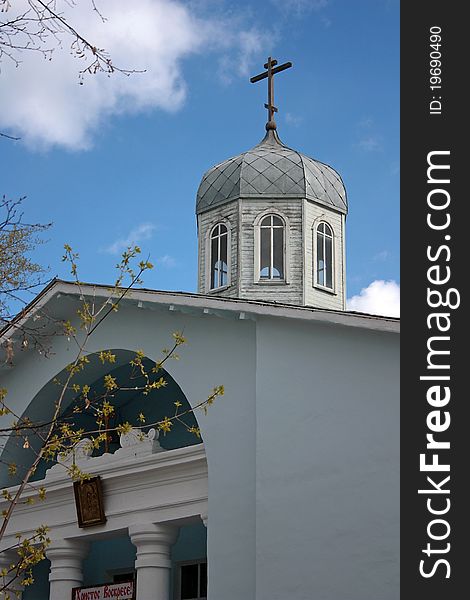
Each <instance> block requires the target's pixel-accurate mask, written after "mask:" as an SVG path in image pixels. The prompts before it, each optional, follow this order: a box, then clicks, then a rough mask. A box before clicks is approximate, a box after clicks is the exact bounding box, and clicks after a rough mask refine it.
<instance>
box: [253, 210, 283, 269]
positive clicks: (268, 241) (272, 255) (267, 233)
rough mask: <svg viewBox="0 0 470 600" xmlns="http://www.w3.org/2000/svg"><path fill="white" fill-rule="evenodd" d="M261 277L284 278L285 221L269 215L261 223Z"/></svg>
mask: <svg viewBox="0 0 470 600" xmlns="http://www.w3.org/2000/svg"><path fill="white" fill-rule="evenodd" d="M259 227H260V263H259V265H260V270H259V277H260V279H263V280H267V279H274V280H276V279H284V230H285V226H284V221H283V220H282V219H281V218H280V217H278V216H277V215H267V216H266V217H264V218H263V219H262V221H261V223H260V226H259Z"/></svg>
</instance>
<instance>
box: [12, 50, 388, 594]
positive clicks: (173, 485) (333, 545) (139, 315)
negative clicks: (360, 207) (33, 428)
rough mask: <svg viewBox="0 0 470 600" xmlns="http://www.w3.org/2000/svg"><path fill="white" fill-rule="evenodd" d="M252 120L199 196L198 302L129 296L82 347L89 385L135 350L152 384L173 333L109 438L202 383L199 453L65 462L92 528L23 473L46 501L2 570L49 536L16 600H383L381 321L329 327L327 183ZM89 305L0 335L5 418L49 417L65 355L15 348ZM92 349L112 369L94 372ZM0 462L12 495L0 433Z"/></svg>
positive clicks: (180, 445)
mask: <svg viewBox="0 0 470 600" xmlns="http://www.w3.org/2000/svg"><path fill="white" fill-rule="evenodd" d="M270 62H271V61H268V66H267V69H268V71H269V73H268V81H269V84H270V86H272V75H271V74H272V73H273V72H274V69H272V65H274V64H275V61H273V62H272V63H271V64H270ZM267 108H268V111H269V120H268V124H267V125H266V135H265V137H264V138H263V139H262V140H261V142H260V143H259V144H258V145H256V146H255V147H254V148H252V149H251V150H248V151H247V152H243V153H242V154H239V155H237V156H235V157H234V158H231V159H229V160H226V161H224V162H221V163H220V164H218V165H216V166H214V167H213V168H211V169H210V170H209V171H208V172H207V173H206V174H205V175H204V176H203V178H202V181H201V184H200V186H199V190H198V192H197V203H196V213H197V224H198V242H199V246H198V247H199V274H198V282H199V283H198V285H199V290H198V293H182V292H163V291H156V290H147V289H137V290H133V291H132V293H131V294H129V295H128V296H126V297H125V298H124V299H123V301H122V303H121V307H120V310H119V312H118V313H116V314H112V315H110V317H109V318H108V319H106V321H105V322H104V323H103V325H102V326H101V327H100V328H99V330H97V332H96V335H93V336H92V337H91V338H90V344H89V346H88V352H89V356H90V365H89V370H88V371H87V375H86V377H87V381H88V382H90V381H92V382H94V383H92V387H93V385H96V386H97V387H98V386H100V385H102V381H103V377H104V376H105V375H106V374H109V373H111V374H113V376H116V377H118V376H121V377H122V376H124V377H125V376H126V373H128V371H129V361H130V360H131V359H132V357H133V356H134V353H135V351H136V350H137V349H141V350H142V351H143V352H144V355H145V359H144V360H145V361H146V364H147V365H148V366H149V367H151V366H152V365H153V364H155V363H156V362H158V361H159V359H160V351H161V349H162V348H163V347H166V346H168V344H169V343H170V342H169V340H171V335H172V332H174V331H184V335H185V337H186V338H187V340H188V344H187V345H186V346H184V347H183V348H182V350H181V353H180V354H181V360H179V361H171V364H170V363H166V365H165V378H166V380H167V383H168V385H167V386H166V387H165V388H163V389H161V390H159V391H158V394H157V395H156V396H155V398H156V401H155V402H153V403H151V401H150V399H149V396H144V395H143V394H142V393H141V392H137V393H133V392H132V391H129V392H127V393H126V394H124V396H122V397H120V398H121V399H120V400H119V406H118V407H117V408H118V411H117V412H118V414H119V418H121V419H122V421H123V422H124V421H126V420H129V421H131V420H133V421H134V422H135V418H136V416H137V415H138V414H139V413H140V412H144V413H145V414H146V415H148V420H149V421H150V420H153V421H155V420H158V419H160V418H163V417H164V416H165V415H167V414H168V413H169V411H171V407H172V406H173V403H174V402H175V400H179V401H181V403H182V404H183V405H184V406H188V407H189V406H195V405H197V404H198V403H199V402H201V401H202V400H204V398H206V397H207V394H208V392H210V389H211V388H212V387H213V386H214V385H223V386H224V388H225V394H224V396H223V397H220V398H218V399H217V400H216V401H215V403H214V404H213V405H212V406H211V407H210V408H209V410H208V411H207V414H206V415H205V414H203V413H202V412H200V411H197V412H196V413H195V415H194V419H195V420H197V425H198V426H199V427H200V430H201V439H200V440H199V439H197V438H195V437H194V436H193V435H190V434H188V432H187V431H186V430H185V428H184V427H180V428H178V427H175V429H174V431H172V432H171V433H169V434H167V435H166V436H163V435H161V436H160V437H159V439H157V436H154V433H153V432H152V431H150V432H149V431H147V430H146V429H144V432H145V435H144V436H143V437H142V436H141V437H133V436H132V435H128V436H124V437H123V438H121V440H117V441H116V443H115V444H114V446H113V447H112V448H111V449H110V450H109V452H108V453H105V454H102V455H100V456H92V455H90V452H85V451H84V452H83V453H82V455H81V456H79V457H77V461H78V462H79V464H80V465H83V468H84V470H85V471H86V472H88V473H90V474H92V475H99V476H100V478H101V482H102V495H103V497H102V503H103V508H104V514H105V521H104V522H101V523H98V524H96V525H92V526H88V527H81V526H80V524H79V522H78V520H77V511H76V505H75V499H74V488H73V484H72V482H71V480H70V478H69V477H68V476H67V475H66V473H65V470H64V469H63V467H62V466H61V465H60V464H55V465H54V464H51V463H49V464H45V465H43V468H42V469H38V471H37V473H36V474H35V477H34V478H35V480H36V482H40V483H41V485H43V486H44V487H45V488H46V490H47V496H46V500H45V501H44V502H36V503H34V504H31V505H30V504H27V503H23V504H21V505H19V506H18V507H17V508H16V510H15V511H14V514H13V518H12V520H11V522H10V524H9V527H8V530H7V534H6V536H5V537H4V539H3V540H2V547H1V548H0V550H2V552H1V553H0V560H1V561H2V562H3V564H8V563H9V561H11V555H10V554H9V551H8V550H7V549H8V548H10V547H11V546H12V545H13V544H14V541H15V533H16V532H21V533H22V534H23V535H28V534H31V533H32V532H33V531H34V530H35V528H36V527H38V525H40V524H47V525H48V526H49V528H50V538H51V544H50V546H49V548H48V550H47V560H44V561H42V562H41V563H40V564H39V565H38V566H37V567H35V569H34V577H35V582H34V584H33V585H32V586H28V587H26V588H25V589H24V591H22V590H21V589H20V588H21V586H19V584H14V585H16V587H17V588H18V592H22V598H23V600H72V598H73V597H74V598H75V599H83V600H85V599H86V600H90V599H91V598H99V599H100V598H104V597H114V598H121V599H122V600H125V599H127V598H131V597H133V596H132V595H134V597H135V598H136V599H137V600H202V599H205V598H208V599H209V600H397V599H398V597H399V335H398V334H399V322H398V320H397V319H394V318H386V317H377V316H372V315H368V314H361V313H353V312H348V311H347V310H346V304H345V298H346V295H345V294H346V291H345V281H346V276H345V224H346V214H347V210H348V203H347V197H346V191H345V188H344V185H343V182H342V180H341V177H340V176H339V175H338V173H336V171H335V170H334V169H333V168H332V167H330V166H328V165H326V164H323V163H321V162H320V161H318V160H315V159H312V158H310V157H307V156H305V155H303V154H302V153H300V152H298V151H296V150H293V149H291V148H289V147H288V146H286V145H285V144H284V143H282V142H281V140H280V138H279V137H278V134H277V129H276V124H275V122H274V119H273V115H274V110H275V109H274V107H273V106H272V98H271V96H270V99H269V101H268V105H267ZM358 201H359V200H358ZM107 294H108V288H107V287H106V286H104V285H103V286H101V285H92V284H84V285H83V286H81V289H80V290H79V289H78V288H77V285H76V284H74V283H69V282H66V281H61V280H54V281H53V282H52V283H50V284H49V285H48V287H47V288H46V289H44V290H43V291H42V292H41V293H40V294H39V295H38V296H37V298H36V299H35V300H34V301H33V302H32V303H31V304H30V305H29V307H28V308H27V309H26V311H24V312H23V313H22V315H21V317H18V319H17V320H16V321H15V322H13V323H12V324H10V325H8V326H6V327H5V328H4V329H3V331H2V332H1V340H0V343H2V344H4V343H5V342H6V341H7V340H11V342H12V344H13V348H15V349H16V351H15V355H14V360H13V365H8V364H3V365H1V366H0V379H1V385H0V387H4V388H7V389H8V403H9V406H12V407H13V408H14V410H15V413H16V414H17V415H20V416H23V417H24V416H29V417H30V418H31V419H33V420H37V419H47V416H48V415H51V413H52V411H53V406H54V398H55V394H57V385H56V384H55V383H54V379H55V378H56V377H60V374H61V373H63V372H64V369H65V368H66V366H67V365H68V364H69V363H70V362H71V360H72V359H73V358H74V355H75V352H76V351H75V348H74V347H73V345H72V344H71V343H70V341H68V340H67V338H66V337H65V336H54V337H52V338H51V345H52V346H51V352H50V353H49V354H48V356H47V357H46V356H43V355H41V354H39V353H38V352H36V351H34V349H32V348H28V349H25V350H24V351H20V346H21V340H22V335H23V333H22V332H23V331H25V330H27V329H29V328H31V329H35V328H39V327H42V326H43V325H44V323H45V322H46V321H47V319H48V318H53V319H59V320H64V321H65V320H70V321H72V322H73V321H75V320H76V318H77V317H76V311H77V308H78V307H79V306H80V302H81V300H82V299H83V297H84V296H85V297H89V298H90V299H92V298H98V299H99V298H100V297H106V295H107ZM45 329H46V330H47V325H45ZM103 349H106V350H108V349H109V350H112V351H113V352H114V354H115V355H116V363H115V364H113V365H109V364H102V363H101V362H100V361H99V360H98V359H97V353H98V352H99V351H101V350H103ZM73 402H74V398H73V397H72V396H71V397H70V400H69V405H72V404H73ZM10 421H11V417H4V418H3V421H2V423H3V424H7V423H9V422H10ZM1 452H2V454H1V459H2V461H3V462H2V469H3V475H2V480H1V484H2V486H3V487H5V486H12V479H11V478H9V477H8V474H7V473H6V467H5V463H9V462H12V461H13V462H15V463H16V464H17V465H18V468H19V473H20V474H21V469H22V468H26V467H27V466H28V465H27V464H25V463H27V460H28V459H27V458H25V456H27V452H28V450H25V449H24V448H23V443H22V440H21V439H20V440H18V436H10V438H8V439H5V440H3V442H2V449H1ZM31 456H32V455H31ZM13 483H15V482H13ZM33 493H34V492H33V491H26V492H25V495H24V498H25V499H26V498H27V497H28V494H30V495H32V494H33ZM132 580H133V581H134V584H135V585H133V586H132V590H131V588H129V589H127V588H126V582H128V581H132ZM113 584H114V585H113ZM105 586H107V587H105ZM75 588H80V589H78V590H75V591H74V592H73V590H74V589H75ZM105 589H106V590H108V592H106V593H108V594H109V595H108V596H105V595H103V594H104V593H105V591H104V590H105ZM116 590H118V591H116ZM119 590H120V591H119ZM72 594H74V596H72ZM112 594H114V596H113V595H112ZM126 594H127V595H126Z"/></svg>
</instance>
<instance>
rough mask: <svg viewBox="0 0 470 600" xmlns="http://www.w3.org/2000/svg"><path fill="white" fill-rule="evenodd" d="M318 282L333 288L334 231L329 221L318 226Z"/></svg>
mask: <svg viewBox="0 0 470 600" xmlns="http://www.w3.org/2000/svg"><path fill="white" fill-rule="evenodd" d="M316 244H317V269H316V271H317V278H316V281H317V284H318V285H322V286H323V287H326V288H329V289H330V290H332V289H333V231H332V229H331V227H330V226H329V225H328V224H327V223H319V225H318V227H317V240H316Z"/></svg>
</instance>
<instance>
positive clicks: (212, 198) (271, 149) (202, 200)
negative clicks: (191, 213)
mask: <svg viewBox="0 0 470 600" xmlns="http://www.w3.org/2000/svg"><path fill="white" fill-rule="evenodd" d="M240 197H243V198H267V197H268V198H308V199H309V200H314V201H316V202H319V203H321V204H324V205H325V206H329V207H334V208H335V209H337V210H339V211H341V212H343V213H346V212H347V211H348V205H347V198H346V190H345V188H344V184H343V181H342V179H341V177H340V176H339V175H338V173H337V172H336V171H335V170H334V169H332V168H331V167H329V166H328V165H325V164H324V163H321V162H319V161H318V160H314V159H313V158H309V157H308V156H305V155H303V154H301V153H300V152H297V151H295V150H291V149H290V148H288V147H287V146H285V145H284V144H283V143H282V142H281V140H280V139H279V137H278V135H277V133H276V131H274V130H272V129H270V130H268V132H267V133H266V136H265V137H264V139H263V140H262V141H261V142H260V143H259V144H258V145H257V146H255V147H254V148H253V149H252V150H248V152H243V153H242V154H239V155H238V156H235V157H233V158H229V159H228V160H226V161H224V162H222V163H219V164H218V165H215V167H212V169H209V171H207V173H206V174H205V175H204V177H203V178H202V181H201V184H200V185H199V189H198V192H197V200H196V212H197V213H198V214H199V213H202V212H205V211H206V210H209V209H211V208H212V207H214V206H217V205H220V204H224V203H225V202H229V201H230V200H234V199H236V198H240Z"/></svg>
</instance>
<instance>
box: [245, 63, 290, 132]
mask: <svg viewBox="0 0 470 600" xmlns="http://www.w3.org/2000/svg"><path fill="white" fill-rule="evenodd" d="M276 65H277V60H275V59H273V58H271V57H269V58H268V62H267V63H266V64H265V65H264V68H265V69H267V70H266V71H265V72H264V73H260V74H259V75H255V76H254V77H252V78H251V79H250V81H251V83H256V82H257V81H261V80H262V79H266V78H268V103H267V104H265V105H264V106H265V108H267V109H268V122H267V123H266V129H276V122H275V121H274V113H276V112H277V108H276V107H275V106H274V75H275V74H276V73H280V72H281V71H285V69H289V67H292V63H291V62H286V63H284V64H283V65H279V66H278V67H276Z"/></svg>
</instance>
